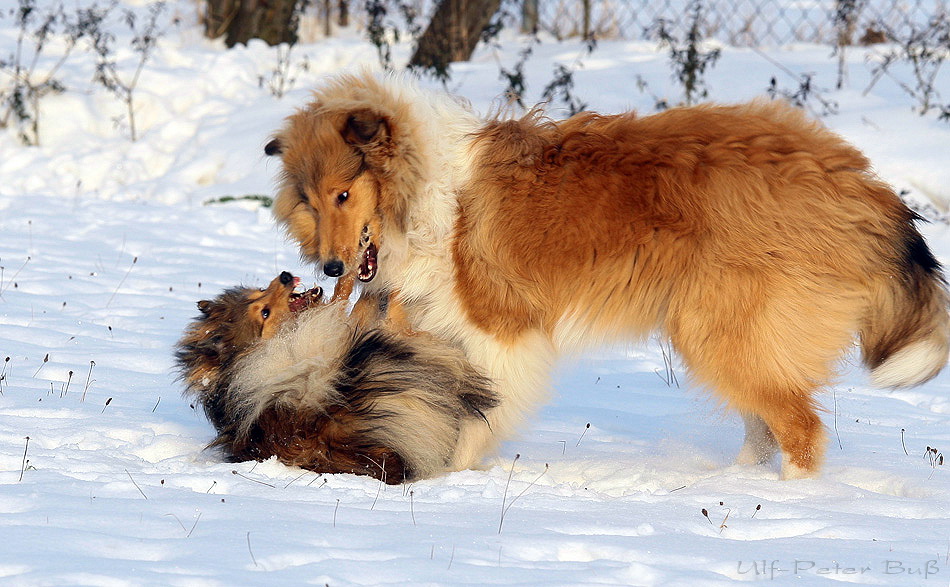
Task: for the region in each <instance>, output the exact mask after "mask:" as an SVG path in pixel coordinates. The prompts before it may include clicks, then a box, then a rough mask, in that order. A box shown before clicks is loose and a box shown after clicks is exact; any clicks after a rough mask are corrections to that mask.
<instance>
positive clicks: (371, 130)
mask: <svg viewBox="0 0 950 587" xmlns="http://www.w3.org/2000/svg"><path fill="white" fill-rule="evenodd" d="M388 137H389V123H387V122H386V119H385V118H383V117H382V116H380V115H379V114H378V113H376V112H373V111H372V110H369V109H364V110H356V111H354V112H353V113H352V114H350V117H349V118H347V119H346V126H345V127H344V128H343V140H344V141H346V142H347V143H348V144H350V145H353V146H355V147H362V146H366V145H370V144H374V143H375V144H379V143H381V142H383V141H385V140H386V139H387V138H388Z"/></svg>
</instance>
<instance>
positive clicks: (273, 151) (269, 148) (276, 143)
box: [264, 139, 284, 157]
mask: <svg viewBox="0 0 950 587" xmlns="http://www.w3.org/2000/svg"><path fill="white" fill-rule="evenodd" d="M283 152H284V145H282V144H281V142H280V139H271V141H270V142H269V143H267V144H266V145H264V154H265V155H267V156H268V157H273V156H274V155H280V154H282V153H283Z"/></svg>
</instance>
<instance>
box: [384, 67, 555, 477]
mask: <svg viewBox="0 0 950 587" xmlns="http://www.w3.org/2000/svg"><path fill="white" fill-rule="evenodd" d="M384 83H385V84H387V88H388V90H389V92H390V96H391V98H392V100H394V101H395V102H405V103H407V104H410V105H411V109H410V112H411V113H412V114H411V116H412V117H413V120H400V121H397V122H398V123H400V124H408V125H412V126H413V128H414V129H416V132H417V133H419V135H418V136H421V137H424V139H423V141H424V143H425V144H421V145H416V146H415V147H416V149H417V151H418V152H419V153H420V156H419V157H418V158H417V161H418V163H419V167H418V168H417V169H416V170H415V172H416V173H418V174H419V176H420V177H421V178H422V179H423V184H424V187H423V189H422V193H420V194H415V204H414V207H413V208H412V209H411V210H410V212H409V228H408V230H407V231H406V233H405V234H403V233H400V232H399V231H398V230H396V227H389V228H390V230H389V231H388V232H386V233H384V234H383V235H382V236H383V238H382V239H381V242H382V246H381V248H380V252H379V273H378V274H377V276H376V279H375V280H373V281H372V282H371V283H369V284H368V285H367V289H369V290H370V291H373V290H387V289H395V290H398V291H399V292H400V295H401V296H402V299H403V300H404V301H405V302H406V304H407V310H408V311H409V312H410V319H411V321H412V324H413V327H414V328H415V329H417V330H421V331H427V332H431V333H433V334H434V335H436V336H439V337H441V338H444V339H447V340H451V341H454V342H455V343H456V344H458V345H460V346H461V347H462V348H463V349H464V350H465V352H466V355H467V356H468V358H469V360H471V361H472V363H473V364H474V365H475V366H476V367H478V368H479V369H480V370H481V371H482V372H483V373H485V374H486V375H487V376H488V377H489V378H490V379H492V380H493V381H494V383H495V391H496V392H497V393H498V399H499V400H500V403H499V406H498V407H497V408H494V409H492V410H490V411H489V412H488V413H487V414H486V415H487V418H488V421H489V426H490V428H489V427H486V426H485V425H484V423H483V422H477V421H468V422H465V423H463V426H462V431H461V435H460V438H459V444H458V446H457V448H456V453H455V457H454V459H453V468H455V469H459V470H461V469H467V468H472V467H475V466H477V465H478V464H479V463H480V461H481V460H482V458H484V456H485V454H486V453H487V452H490V451H491V450H492V449H493V448H494V446H495V444H496V443H497V442H499V441H500V440H502V439H504V438H505V437H508V436H510V435H512V434H513V433H514V432H515V430H516V429H517V427H518V425H519V424H520V423H521V421H522V420H523V419H524V417H525V416H526V415H527V414H529V413H530V412H531V411H533V410H534V409H535V408H536V407H537V405H538V404H540V403H541V402H542V401H543V400H544V398H545V396H546V389H547V386H548V382H549V377H550V376H549V373H550V371H551V367H552V364H553V361H554V356H555V352H554V349H553V347H552V346H551V343H550V342H549V341H548V340H547V337H546V336H544V335H542V334H541V333H529V334H527V335H525V336H523V337H522V338H521V339H520V340H519V341H518V343H517V344H515V345H512V346H508V345H503V344H500V343H499V342H498V341H497V340H496V339H494V338H493V337H491V336H489V335H486V334H485V333H483V332H481V331H480V330H479V329H478V328H477V327H476V326H475V325H473V324H472V323H471V321H469V320H468V319H467V317H466V316H465V314H464V311H463V309H462V303H461V301H460V300H459V299H458V296H457V295H456V293H455V290H454V286H453V284H454V279H455V277H454V266H453V263H452V242H453V234H454V230H455V222H456V219H457V216H458V201H457V199H456V191H457V190H458V189H459V188H461V187H462V186H464V185H465V183H466V182H467V181H468V179H469V178H470V176H471V169H472V158H473V156H474V154H473V152H472V148H471V138H470V137H471V135H472V133H473V132H474V131H476V130H477V129H478V128H479V127H480V126H481V124H482V123H481V121H480V120H479V119H478V117H476V115H475V114H474V113H473V112H472V111H471V110H470V109H468V108H467V107H465V106H464V105H462V104H460V103H459V102H457V101H456V100H455V99H453V98H451V97H449V96H447V95H446V94H444V93H439V92H428V91H425V90H423V89H421V88H419V87H417V86H416V85H415V84H414V83H413V82H411V81H410V80H406V79H405V78H398V77H391V78H388V79H386V80H385V81H384Z"/></svg>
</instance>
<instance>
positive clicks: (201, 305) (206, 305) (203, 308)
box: [198, 300, 211, 316]
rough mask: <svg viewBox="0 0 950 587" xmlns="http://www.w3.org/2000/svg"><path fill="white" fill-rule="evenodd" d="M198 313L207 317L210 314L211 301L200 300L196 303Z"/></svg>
mask: <svg viewBox="0 0 950 587" xmlns="http://www.w3.org/2000/svg"><path fill="white" fill-rule="evenodd" d="M198 311H200V312H201V313H202V314H204V315H205V316H207V315H208V314H209V313H210V312H211V300H201V301H200V302H198Z"/></svg>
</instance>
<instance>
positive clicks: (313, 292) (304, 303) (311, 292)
mask: <svg viewBox="0 0 950 587" xmlns="http://www.w3.org/2000/svg"><path fill="white" fill-rule="evenodd" d="M299 285H300V278H299V277H294V287H295V288H296V287H298V286H299ZM322 299H323V289H322V288H320V287H314V288H311V289H308V290H305V291H301V292H298V291H293V292H291V293H290V299H289V300H288V305H289V307H290V311H291V312H301V311H303V310H306V309H307V308H309V307H310V306H313V305H316V304H318V303H320V300H322Z"/></svg>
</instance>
